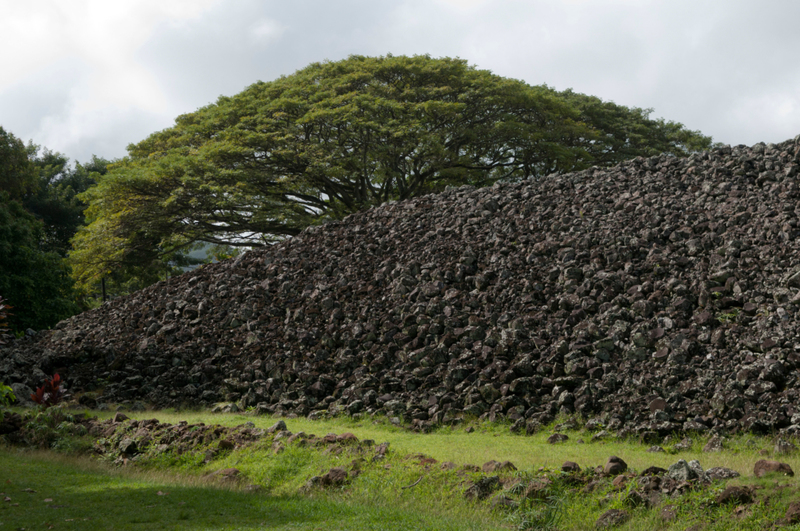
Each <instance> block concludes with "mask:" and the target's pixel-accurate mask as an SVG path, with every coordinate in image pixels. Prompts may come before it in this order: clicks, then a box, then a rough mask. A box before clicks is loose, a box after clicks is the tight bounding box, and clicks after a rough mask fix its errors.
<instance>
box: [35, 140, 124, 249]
mask: <svg viewBox="0 0 800 531" xmlns="http://www.w3.org/2000/svg"><path fill="white" fill-rule="evenodd" d="M26 149H27V152H28V157H29V160H30V161H31V164H32V165H33V167H34V168H35V169H36V171H37V173H38V181H37V184H38V186H37V191H36V193H30V194H27V195H26V197H25V199H24V201H23V206H24V207H25V209H26V210H28V212H31V213H32V214H34V215H35V216H36V217H37V218H38V219H39V220H40V221H42V223H43V225H44V229H43V231H42V241H41V244H40V247H41V248H42V249H43V250H47V251H54V252H56V253H58V254H59V255H61V256H66V255H67V251H68V250H69V249H70V240H71V239H72V237H73V236H74V235H75V233H76V232H77V230H78V228H79V227H81V226H83V225H84V222H85V220H84V216H83V211H84V210H85V209H86V204H85V203H84V202H83V201H81V200H80V199H78V197H77V196H78V194H80V193H83V192H85V191H86V190H88V189H89V188H90V187H92V186H93V185H94V184H95V183H96V180H97V179H98V178H99V177H100V176H101V175H103V174H105V173H106V171H107V170H106V167H107V166H108V165H109V164H110V161H108V160H105V159H101V158H98V157H97V156H93V157H92V160H91V161H90V162H89V163H88V164H86V165H82V164H76V166H75V168H71V167H70V165H69V159H68V158H67V157H65V156H64V155H62V154H61V153H56V152H53V151H50V150H48V149H47V148H44V149H42V148H41V147H40V146H37V145H34V144H29V145H28V147H27V148H26Z"/></svg>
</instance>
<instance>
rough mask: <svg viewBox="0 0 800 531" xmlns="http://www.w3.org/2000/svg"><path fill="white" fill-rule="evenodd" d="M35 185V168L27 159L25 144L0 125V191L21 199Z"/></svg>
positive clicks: (32, 189) (34, 187)
mask: <svg viewBox="0 0 800 531" xmlns="http://www.w3.org/2000/svg"><path fill="white" fill-rule="evenodd" d="M36 187H37V183H36V169H35V168H34V166H33V164H31V162H30V161H29V160H28V152H27V150H26V149H25V144H23V143H22V141H21V140H20V139H18V138H17V137H15V136H14V135H13V134H11V133H9V132H7V131H6V130H5V129H3V128H2V127H0V192H5V193H7V194H8V196H9V197H11V198H12V199H21V198H22V197H24V196H25V195H26V194H28V193H31V192H32V191H34V190H35V189H36Z"/></svg>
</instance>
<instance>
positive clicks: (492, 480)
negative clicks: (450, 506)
mask: <svg viewBox="0 0 800 531" xmlns="http://www.w3.org/2000/svg"><path fill="white" fill-rule="evenodd" d="M499 488H500V477H499V476H487V477H482V478H480V479H479V480H478V481H476V482H474V483H473V484H472V485H470V486H469V487H468V488H467V490H465V491H464V497H465V498H466V499H468V500H484V499H486V498H488V497H489V495H491V494H492V492H494V491H496V490H497V489H499Z"/></svg>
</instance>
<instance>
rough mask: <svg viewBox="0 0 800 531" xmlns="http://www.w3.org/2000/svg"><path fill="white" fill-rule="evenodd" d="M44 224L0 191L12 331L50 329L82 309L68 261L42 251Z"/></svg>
mask: <svg viewBox="0 0 800 531" xmlns="http://www.w3.org/2000/svg"><path fill="white" fill-rule="evenodd" d="M41 240H42V224H41V223H40V222H39V221H37V220H36V219H35V218H34V216H33V215H31V214H30V213H28V212H27V211H25V209H24V208H23V207H22V205H21V204H20V203H19V202H18V201H14V200H12V199H11V198H10V196H9V194H8V193H6V192H0V293H2V294H3V297H4V298H5V300H6V301H8V303H9V304H11V305H12V306H13V307H14V313H13V315H9V316H8V317H7V322H8V325H9V327H10V328H11V330H12V331H15V332H22V331H25V330H26V329H27V328H32V329H34V330H41V329H46V328H49V327H51V326H53V325H54V324H55V323H57V322H58V321H60V320H61V319H64V318H66V317H69V316H71V315H74V314H75V313H77V312H78V311H79V309H80V307H79V306H78V304H77V302H76V301H75V295H74V292H73V290H72V286H73V282H72V280H71V278H70V271H69V268H68V266H67V264H66V263H65V262H64V260H63V259H62V258H61V257H60V256H59V255H58V254H56V253H54V252H45V251H42V250H40V248H39V242H40V241H41Z"/></svg>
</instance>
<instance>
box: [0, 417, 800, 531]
mask: <svg viewBox="0 0 800 531" xmlns="http://www.w3.org/2000/svg"><path fill="white" fill-rule="evenodd" d="M126 414H127V415H129V416H131V417H135V418H138V419H144V418H153V417H155V418H158V419H159V420H160V421H162V422H169V423H177V422H179V421H181V420H186V421H188V422H189V423H192V424H194V423H198V422H204V423H206V424H222V425H226V426H234V425H239V424H242V423H245V422H253V423H254V424H255V425H256V426H257V427H260V428H267V427H269V426H271V425H272V424H274V423H275V422H276V421H277V420H278V419H277V418H270V417H257V416H250V415H242V414H209V413H201V412H177V413H176V412H172V413H169V412H141V413H129V412H126ZM101 415H102V416H110V415H111V414H110V413H108V412H104V413H101ZM283 420H284V421H285V422H286V424H287V426H288V428H289V430H291V431H292V432H295V433H297V432H300V431H303V432H306V433H307V434H312V433H313V434H316V435H318V436H322V435H325V434H326V433H338V434H341V433H344V432H352V433H354V434H355V435H356V436H357V437H358V438H359V439H361V440H364V439H372V440H374V441H375V442H376V444H379V443H382V442H389V443H390V454H389V456H388V457H387V459H385V460H382V461H377V462H372V460H371V457H372V453H370V452H369V451H367V452H366V453H364V454H363V455H357V454H353V453H351V452H350V451H345V452H343V453H342V454H340V455H334V454H331V453H327V452H323V451H320V450H318V449H311V448H304V447H300V446H296V445H289V446H287V447H286V449H285V451H283V452H281V453H279V454H277V455H276V454H274V453H273V451H272V449H271V440H265V441H262V442H260V443H257V444H256V445H254V446H251V447H249V448H246V449H243V450H237V451H234V452H228V453H224V454H222V455H221V456H219V457H218V458H216V459H214V460H213V461H211V462H210V463H204V462H203V450H202V449H199V450H198V451H196V452H188V453H184V454H183V455H181V456H176V455H175V454H172V453H168V454H164V455H161V456H157V457H149V458H148V459H147V460H144V461H139V462H138V463H137V465H136V466H133V467H132V466H130V465H129V466H127V467H122V468H111V467H110V466H109V465H106V464H103V463H101V462H97V461H96V460H95V461H89V460H87V459H75V458H71V457H66V456H63V455H62V456H54V455H53V454H50V453H30V452H20V451H18V450H16V449H8V448H6V449H3V448H2V447H0V474H5V476H7V477H0V482H2V481H5V480H6V479H11V481H12V482H11V483H9V484H7V485H4V484H2V483H0V487H2V488H5V489H6V491H7V492H6V494H7V495H10V494H8V491H11V492H14V494H13V495H11V496H12V498H15V500H14V501H16V500H17V499H18V500H19V503H20V506H19V507H13V506H11V505H10V504H8V503H4V504H3V505H2V506H0V531H3V529H18V528H23V527H24V528H26V529H32V528H46V526H44V524H46V523H49V524H52V525H54V526H55V525H56V523H57V527H55V528H57V529H151V528H158V529H263V528H269V529H326V530H327V529H384V530H392V529H475V530H478V529H480V530H483V529H560V530H583V529H591V528H593V527H594V524H595V522H596V520H597V518H598V517H599V516H600V515H601V514H603V513H604V512H605V511H607V510H608V509H625V510H628V511H629V512H630V513H631V514H632V518H631V519H630V520H629V521H628V522H627V523H625V524H623V525H622V526H620V527H618V528H617V529H620V530H650V529H661V530H669V531H672V530H675V531H677V530H685V529H687V528H690V527H691V526H698V527H697V528H696V529H698V530H699V529H703V530H717V531H734V530H757V529H770V528H771V527H772V526H773V524H774V523H775V522H776V521H778V520H779V519H780V518H782V517H783V516H784V514H785V512H786V508H787V506H788V504H789V503H790V502H792V501H798V500H800V488H798V487H800V484H798V481H796V480H795V479H794V478H785V477H772V478H766V479H756V478H754V477H753V475H752V471H753V465H754V463H755V462H756V461H757V460H759V459H763V458H775V459H778V460H780V461H783V462H786V463H789V464H790V466H792V468H793V469H794V470H796V471H798V472H800V455H797V454H795V455H791V456H772V455H771V451H772V446H773V444H774V438H772V437H756V436H751V435H742V436H736V437H732V438H729V439H726V440H725V442H724V448H725V449H724V450H723V451H722V452H719V453H704V452H702V447H703V445H704V444H705V443H706V442H707V440H708V437H707V436H698V435H693V436H692V438H693V439H694V443H693V445H692V446H691V448H689V449H687V450H684V451H680V452H675V451H673V448H672V447H673V445H674V444H675V443H676V442H678V439H672V440H671V441H668V442H665V443H662V446H663V447H664V448H665V449H667V450H668V452H667V453H648V452H647V451H646V450H647V448H648V446H649V445H643V444H640V443H639V442H637V441H633V440H631V441H624V440H617V439H609V440H604V441H598V442H591V441H590V439H591V435H592V434H591V433H587V432H584V431H581V430H572V431H566V432H562V433H567V434H568V435H569V440H568V441H567V442H565V443H561V444H557V445H551V444H548V443H547V442H546V438H547V437H548V436H549V435H550V434H552V433H553V427H552V426H550V427H548V428H547V429H545V430H543V431H542V432H540V433H537V434H535V435H532V436H523V435H514V434H511V433H510V432H509V429H508V425H505V424H502V423H498V424H491V423H478V422H472V423H470V427H471V428H473V430H474V431H472V432H471V433H468V432H467V431H466V430H465V426H459V427H454V428H450V427H442V428H440V429H437V430H435V431H434V432H433V433H429V434H419V433H413V432H411V431H408V430H407V429H404V428H401V427H397V426H394V425H392V424H391V423H389V422H388V421H387V420H386V419H380V418H379V419H371V418H362V419H358V420H354V419H351V418H347V417H340V418H334V419H325V420H316V421H311V420H308V419H300V418H297V419H283ZM581 439H582V440H583V441H585V442H580V440H581ZM796 442H797V441H795V443H796ZM60 447H61V448H62V449H65V450H69V449H70V448H85V447H86V444H85V443H83V444H61V445H60ZM414 454H425V455H427V456H430V457H433V458H435V459H437V460H439V461H441V462H444V461H452V462H454V463H456V464H458V465H463V464H475V465H479V466H480V465H482V464H483V463H485V462H487V461H489V460H497V461H505V460H510V461H512V462H513V463H514V464H515V465H516V466H517V468H518V469H519V470H518V472H516V473H515V475H516V477H517V478H518V479H519V480H521V481H527V480H530V479H531V478H534V477H541V476H542V475H545V474H547V475H549V476H550V477H551V478H554V479H555V483H554V485H553V486H552V488H551V489H550V492H549V494H550V495H551V496H552V498H550V499H549V500H545V501H533V502H529V503H527V504H526V505H525V506H524V507H523V510H519V511H516V512H501V511H499V510H498V511H493V510H491V509H490V506H489V503H488V502H470V501H466V500H464V498H463V493H464V490H465V489H466V487H467V486H468V485H469V484H470V483H469V482H470V480H473V479H476V478H477V477H478V476H479V474H474V473H465V472H463V471H459V470H442V468H441V467H439V466H438V465H433V466H429V467H427V468H425V467H423V466H421V465H420V464H419V463H418V459H414V458H409V456H410V455H414ZM611 455H617V456H619V457H621V458H623V459H624V460H625V461H626V462H627V463H628V465H629V467H630V468H632V469H633V470H635V471H641V470H643V469H645V468H647V467H649V466H660V467H663V468H668V467H669V465H671V464H673V463H675V462H676V461H677V460H678V459H685V460H687V461H689V460H692V459H697V460H699V461H700V463H701V465H702V466H703V468H705V469H708V468H711V467H713V466H725V467H728V468H733V469H734V470H737V471H738V472H740V473H741V474H742V477H740V478H738V479H737V480H732V481H729V482H727V483H724V484H722V483H721V484H718V485H714V486H712V487H710V488H708V489H703V490H699V491H694V492H690V493H688V494H686V495H683V496H680V497H679V498H676V499H664V500H663V502H662V505H661V506H660V507H657V508H654V509H644V508H630V507H626V506H625V501H624V500H625V496H626V494H627V490H630V489H631V488H632V487H633V486H634V483H633V482H631V483H629V484H628V487H627V489H623V491H621V492H618V491H615V490H614V489H613V488H612V487H611V485H610V484H608V482H606V483H605V484H604V485H602V486H601V487H600V488H598V489H597V490H596V491H594V492H592V493H591V494H586V493H582V492H581V491H580V490H579V489H575V488H571V487H570V486H569V485H568V483H567V482H566V480H564V481H561V480H560V479H559V478H561V476H560V473H559V472H558V470H559V469H560V466H561V464H562V463H563V462H564V461H567V460H569V461H575V462H577V463H578V464H579V465H580V466H581V467H582V468H584V469H587V468H593V467H595V466H597V465H602V464H604V463H605V462H606V460H607V459H608V457H609V456H611ZM359 458H363V461H361V462H360V464H359V465H358V467H359V468H360V470H361V473H360V475H359V476H358V477H357V478H355V479H354V480H353V481H352V482H351V483H349V484H348V485H345V486H344V487H339V488H336V489H331V490H320V489H312V490H311V491H309V492H305V493H302V492H303V489H302V487H303V485H304V484H305V483H306V481H307V480H308V479H309V478H310V477H311V476H314V475H321V474H323V473H324V472H326V471H327V470H329V469H330V468H331V467H334V466H340V467H344V468H345V469H347V470H352V469H353V462H354V460H358V459H359ZM228 467H235V468H237V469H239V470H240V471H241V472H242V475H243V476H244V480H243V481H242V482H241V483H240V484H239V485H238V486H237V487H235V488H234V487H232V486H225V485H222V484H220V483H219V482H216V481H212V480H209V479H206V478H205V476H206V475H207V474H208V473H210V472H212V471H214V470H218V469H221V468H228ZM418 480H419V482H417V481H418ZM251 483H255V484H257V485H259V486H260V487H261V490H260V491H259V492H249V491H246V490H243V488H242V487H243V486H244V485H247V484H251ZM412 484H413V485H414V486H413V487H411V488H409V486H410V485H412ZM727 485H755V486H756V487H757V489H758V490H757V501H756V503H754V504H753V505H751V506H748V507H746V508H744V509H741V510H739V511H738V512H737V511H736V510H735V508H734V507H718V506H716V505H715V504H714V503H713V500H714V497H715V496H716V494H717V493H718V492H719V491H721V489H723V488H724V487H725V486H727ZM2 488H0V491H2ZM25 488H32V489H35V490H37V491H38V492H37V493H36V494H30V493H24V492H23V489H25ZM13 489H16V490H13ZM158 491H162V492H168V493H169V494H167V495H166V496H159V495H158ZM51 493H52V494H51ZM507 494H513V492H507ZM45 497H48V498H52V499H53V500H54V501H53V502H51V503H44V502H43V501H42V500H43V499H44V498H45ZM23 503H25V504H26V505H23ZM52 504H56V505H63V507H61V508H59V509H51V508H49V506H50V505H52ZM669 504H672V505H674V506H675V507H676V510H677V512H678V515H679V518H678V520H676V521H674V522H668V521H664V520H663V519H662V518H661V516H660V511H661V507H663V506H666V505H669ZM142 508H146V510H142ZM78 518H89V519H88V520H79V519H78ZM559 518H560V519H559ZM548 522H550V523H551V524H554V525H551V526H550V527H547V523H548ZM785 529H800V526H792V527H785Z"/></svg>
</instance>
